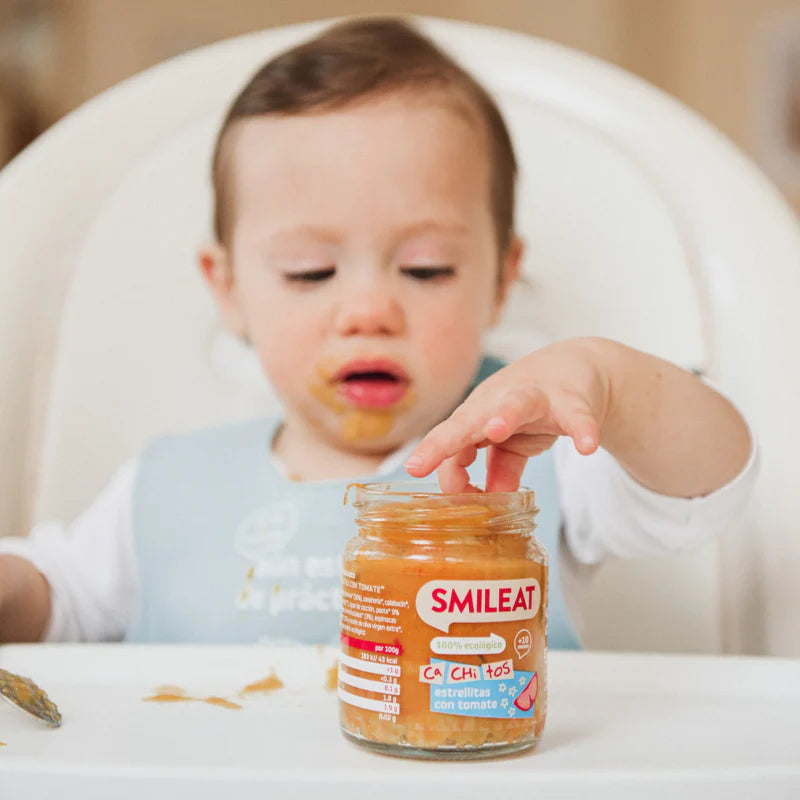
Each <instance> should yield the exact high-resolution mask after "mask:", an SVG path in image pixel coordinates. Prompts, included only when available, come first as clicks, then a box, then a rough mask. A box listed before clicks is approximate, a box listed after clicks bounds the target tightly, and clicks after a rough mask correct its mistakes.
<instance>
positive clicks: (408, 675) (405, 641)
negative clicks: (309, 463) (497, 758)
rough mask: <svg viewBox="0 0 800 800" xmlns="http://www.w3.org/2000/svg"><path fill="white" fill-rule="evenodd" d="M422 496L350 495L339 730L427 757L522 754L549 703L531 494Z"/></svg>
mask: <svg viewBox="0 0 800 800" xmlns="http://www.w3.org/2000/svg"><path fill="white" fill-rule="evenodd" d="M419 488H420V485H419V484H368V485H365V486H361V485H355V486H354V487H351V489H350V495H349V496H350V497H354V503H353V504H354V505H355V507H356V512H357V516H356V522H357V526H358V534H357V535H356V536H355V537H354V538H353V539H351V540H350V542H348V544H347V547H346V549H345V553H344V561H343V579H342V629H341V653H340V657H339V686H338V694H339V701H340V702H339V716H340V722H341V727H342V731H343V732H344V734H345V736H346V737H348V738H350V739H351V740H353V741H355V742H357V743H358V744H361V745H364V746H366V747H369V748H372V749H375V750H379V751H382V752H386V753H391V754H394V755H406V756H416V757H423V758H462V759H463V758H478V757H484V756H494V755H499V754H502V753H508V752H513V751H516V750H521V749H524V748H526V747H530V746H532V745H534V744H536V742H537V741H538V740H539V738H540V736H541V734H542V729H543V727H544V722H545V713H546V696H547V691H546V690H547V683H546V670H545V655H546V647H547V637H546V620H547V557H546V554H545V552H544V549H543V548H542V546H541V545H540V544H539V542H538V541H537V540H536V539H535V538H534V537H533V530H534V527H535V525H534V522H533V520H534V517H535V514H536V512H537V511H538V509H537V508H536V506H535V503H534V493H533V492H532V491H528V490H520V491H518V492H509V493H494V494H487V493H478V494H474V493H471V494H462V495H443V494H439V493H438V492H435V491H425V490H424V489H423V490H422V491H420V490H419ZM425 488H427V487H425ZM403 489H405V490H406V491H403Z"/></svg>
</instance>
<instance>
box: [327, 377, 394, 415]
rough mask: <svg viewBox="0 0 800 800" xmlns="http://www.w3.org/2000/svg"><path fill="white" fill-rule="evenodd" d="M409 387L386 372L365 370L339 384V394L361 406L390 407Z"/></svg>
mask: <svg viewBox="0 0 800 800" xmlns="http://www.w3.org/2000/svg"><path fill="white" fill-rule="evenodd" d="M407 390H408V387H407V385H406V383H405V382H404V381H400V380H398V379H397V378H395V377H394V376H393V375H389V374H388V373H385V372H365V373H357V374H354V375H351V376H349V377H348V378H346V379H345V380H343V381H342V382H341V383H340V384H339V395H340V396H341V397H343V398H344V399H345V400H348V401H349V402H351V403H353V404H354V405H357V406H360V407H361V408H388V407H390V406H393V405H394V404H395V403H397V402H399V401H400V400H401V399H402V398H403V396H404V395H405V393H406V391H407Z"/></svg>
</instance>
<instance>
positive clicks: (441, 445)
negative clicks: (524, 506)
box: [405, 406, 485, 488]
mask: <svg viewBox="0 0 800 800" xmlns="http://www.w3.org/2000/svg"><path fill="white" fill-rule="evenodd" d="M462 408H463V406H462ZM484 438H485V437H484V435H483V432H482V426H481V425H480V424H479V423H478V422H477V421H476V420H474V419H473V418H472V417H471V416H468V415H467V412H464V411H462V410H457V411H455V412H454V413H453V414H451V416H450V417H448V418H447V419H446V420H445V421H444V422H440V423H439V424H438V425H437V426H436V427H435V428H433V429H432V430H431V431H430V432H429V433H428V435H427V436H425V438H424V439H423V440H422V441H421V442H420V443H419V444H418V445H417V447H416V449H415V450H414V452H413V453H412V454H411V456H410V457H409V459H408V460H407V461H406V464H405V466H406V470H407V471H408V474H409V475H412V476H414V477H415V478H424V477H425V476H426V475H429V474H430V473H431V472H433V470H435V469H436V468H437V467H438V466H439V465H440V464H441V463H442V462H443V461H444V460H445V459H447V458H451V457H452V456H456V455H458V454H459V453H461V452H462V451H465V450H469V448H472V449H473V450H474V449H475V445H476V444H478V442H481V441H483V439H484ZM474 460H475V457H474V455H473V457H472V459H471V460H470V461H469V462H468V464H471V463H472V461H474ZM460 466H462V467H463V466H465V465H464V464H461V465H460ZM465 471H466V470H465ZM442 488H444V487H442Z"/></svg>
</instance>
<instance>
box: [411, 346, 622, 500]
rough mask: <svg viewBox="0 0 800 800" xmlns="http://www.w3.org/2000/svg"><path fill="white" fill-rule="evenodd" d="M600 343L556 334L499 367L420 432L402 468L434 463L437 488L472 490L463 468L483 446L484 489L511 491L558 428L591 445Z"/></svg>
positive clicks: (597, 411)
mask: <svg viewBox="0 0 800 800" xmlns="http://www.w3.org/2000/svg"><path fill="white" fill-rule="evenodd" d="M601 347H602V343H598V342H597V341H596V340H591V339H573V340H570V341H565V342H559V343H558V344H554V345H550V346H549V347H544V348H542V349H541V350H537V351H536V352H534V353H531V354H530V355H528V356H525V357H524V358H521V359H520V360H519V361H515V362H514V363H512V364H509V365H508V366H507V367H504V368H503V369H501V370H499V371H498V372H496V373H495V374H494V375H492V376H490V377H489V378H487V379H486V380H485V381H484V382H483V383H481V384H480V385H478V386H477V387H476V388H475V390H474V391H473V392H472V393H471V394H470V395H469V396H468V397H467V399H466V400H464V402H463V403H462V404H461V405H460V406H459V407H458V408H457V409H456V410H455V411H454V412H453V413H452V414H451V415H450V417H448V418H447V419H446V420H445V421H444V422H441V423H440V424H439V425H437V426H436V427H435V428H433V430H431V431H430V433H428V435H427V436H425V438H424V439H423V440H422V441H421V442H420V443H419V445H418V446H417V448H416V449H415V450H414V452H413V453H412V454H411V457H410V458H409V459H408V461H407V462H406V469H407V470H408V473H409V474H410V475H412V476H413V477H416V478H421V477H424V476H425V475H428V474H430V473H431V472H432V471H433V470H434V469H436V468H437V467H438V477H439V485H440V487H441V489H442V491H443V492H448V493H450V492H465V491H477V489H475V487H473V486H471V485H470V483H469V475H468V474H467V469H466V468H467V467H468V466H469V465H470V464H472V462H473V461H475V458H476V457H477V454H478V448H480V447H487V448H488V452H487V455H486V491H487V492H511V491H515V490H516V489H517V488H518V487H519V481H520V477H521V475H522V472H523V470H524V469H525V464H526V462H527V460H528V458H529V457H530V456H534V455H537V454H538V453H541V452H543V451H545V450H547V449H548V448H550V447H552V445H553V443H554V442H555V440H556V438H557V437H558V436H569V437H570V438H571V439H572V440H573V442H574V443H575V447H576V448H577V450H578V452H579V453H582V454H584V455H589V454H590V453H593V452H594V451H595V450H596V449H597V448H598V446H599V444H600V428H601V427H602V424H603V420H604V419H605V415H606V409H607V405H608V385H609V381H608V378H607V376H606V374H605V372H604V370H603V368H602V359H601V358H600V355H599V348H601Z"/></svg>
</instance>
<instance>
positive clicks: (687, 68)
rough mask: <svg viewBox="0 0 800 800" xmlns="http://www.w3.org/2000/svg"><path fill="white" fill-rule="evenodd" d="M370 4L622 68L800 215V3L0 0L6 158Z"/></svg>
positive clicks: (0, 98)
mask: <svg viewBox="0 0 800 800" xmlns="http://www.w3.org/2000/svg"><path fill="white" fill-rule="evenodd" d="M369 12H374V13H396V12H397V13H419V14H428V15H432V16H441V17H450V18H455V19H461V20H468V21H473V22H480V23H484V24H489V25H495V26H499V27H503V28H509V29H512V30H516V31H522V32H525V33H529V34H532V35H534V36H540V37H544V38H547V39H552V40H554V41H556V42H560V43H562V44H565V45H567V46H569V47H573V48H576V49H578V50H582V51H585V52H587V53H590V54H592V55H594V56H598V57H600V58H602V59H605V60H607V61H611V62H613V63H615V64H618V65H619V66H621V67H623V68H625V69H627V70H630V71H631V72H634V73H636V74H638V75H640V76H641V77H643V78H645V79H646V80H648V81H650V82H652V83H654V84H655V85H657V86H659V87H661V88H662V89H664V90H666V91H667V92H669V93H671V94H673V95H675V96H676V97H678V98H679V99H680V100H682V101H683V102H684V103H686V104H687V105H689V106H691V107H692V108H694V109H695V110H696V111H698V112H699V113H700V114H702V115H703V116H704V117H706V118H707V119H708V120H710V121H711V122H712V123H713V124H714V125H716V126H717V127H718V128H720V129H721V130H722V131H723V132H724V133H726V134H727V135H728V136H729V137H730V138H731V139H733V140H734V141H735V142H736V143H737V144H738V145H739V146H740V147H741V148H742V149H744V150H745V151H746V152H747V153H749V154H750V155H751V156H752V157H753V158H754V159H755V160H756V161H757V162H759V163H760V164H761V165H762V166H763V167H764V168H765V169H766V170H767V172H768V173H769V174H770V176H771V177H772V178H773V180H774V181H775V182H776V183H777V184H778V185H779V186H780V188H781V189H782V190H783V192H784V193H785V194H786V196H787V198H788V199H789V200H790V202H791V203H792V204H793V205H794V207H795V208H796V209H798V210H800V0H561V2H554V1H553V0H425V1H424V2H414V1H413V0H396V2H386V0H372V2H366V1H359V0H0V165H2V164H4V163H6V162H7V161H8V160H9V159H10V158H11V157H13V155H14V154H15V153H16V152H18V151H19V150H20V149H21V148H22V147H24V146H25V144H27V143H28V142H29V141H30V140H31V139H32V138H34V137H35V136H36V135H38V134H39V133H40V132H41V131H43V130H44V129H46V128H47V127H48V126H49V125H51V124H52V123H54V122H55V121H57V120H58V119H59V118H60V117H61V116H63V115H64V114H66V113H67V112H69V111H70V110H71V109H72V108H74V107H75V106H77V105H79V104H80V103H82V102H84V101H85V100H87V99H88V98H90V97H92V96H93V95H95V94H97V93H98V92H100V91H102V90H103V89H106V88H108V87H109V86H111V85H113V84H114V83H117V82H118V81H120V80H122V79H124V78H126V77H127V76H129V75H132V74H133V73H135V72H138V71H140V70H142V69H145V68H146V67H148V66H150V65H152V64H155V63H157V62H159V61H162V60H164V59H166V58H169V57H170V56H173V55H176V54H178V53H180V52H182V51H184V50H188V49H191V48H194V47H198V46H200V45H203V44H207V43H210V42H213V41H216V40H218V39H223V38H227V37H230V36H235V35H237V34H240V33H245V32H247V31H252V30H257V29H260V28H266V27H272V26H275V25H283V24H287V23H292V22H300V21H305V20H311V19H318V18H326V17H333V16H337V15H341V14H349V13H369Z"/></svg>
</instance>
